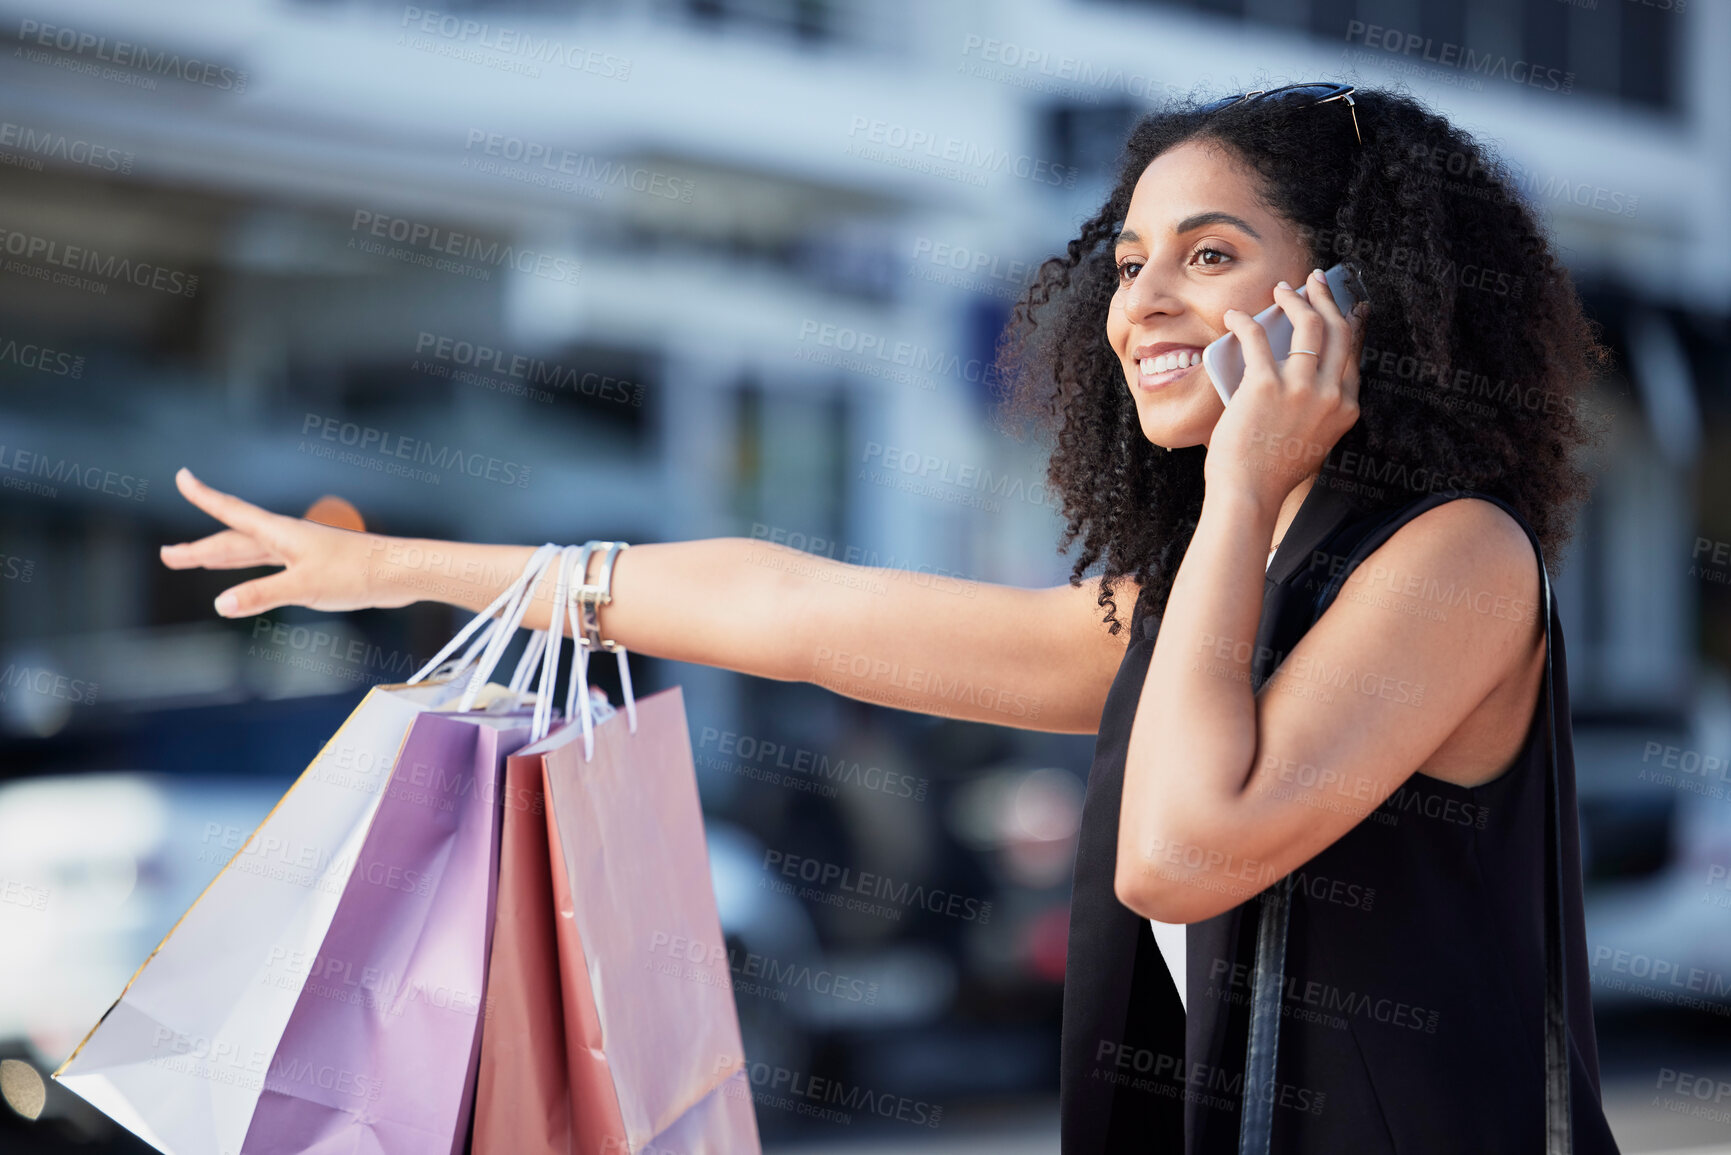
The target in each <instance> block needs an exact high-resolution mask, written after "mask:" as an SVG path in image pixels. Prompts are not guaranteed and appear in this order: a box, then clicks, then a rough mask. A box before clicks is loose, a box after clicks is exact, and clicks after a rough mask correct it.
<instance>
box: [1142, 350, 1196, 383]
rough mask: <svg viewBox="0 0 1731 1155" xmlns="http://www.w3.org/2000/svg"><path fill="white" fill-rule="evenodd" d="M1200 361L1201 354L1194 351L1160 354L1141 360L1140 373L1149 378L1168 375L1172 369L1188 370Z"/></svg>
mask: <svg viewBox="0 0 1731 1155" xmlns="http://www.w3.org/2000/svg"><path fill="white" fill-rule="evenodd" d="M1201 360H1202V354H1201V353H1197V352H1194V351H1185V352H1182V353H1162V354H1160V356H1158V357H1144V358H1142V362H1141V365H1142V372H1144V373H1146V374H1148V375H1149V376H1151V377H1152V376H1154V375H1155V374H1157V373H1169V372H1171V371H1172V370H1174V369H1183V368H1188V367H1190V366H1191V365H1194V364H1196V363H1197V362H1198V361H1201Z"/></svg>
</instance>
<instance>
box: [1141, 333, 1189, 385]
mask: <svg viewBox="0 0 1731 1155" xmlns="http://www.w3.org/2000/svg"><path fill="white" fill-rule="evenodd" d="M1132 352H1133V354H1134V356H1135V360H1134V367H1135V374H1136V384H1137V386H1138V387H1139V388H1142V389H1148V390H1153V389H1164V388H1165V387H1166V386H1168V385H1171V384H1172V383H1174V382H1176V381H1178V380H1180V379H1182V378H1183V377H1185V376H1187V375H1188V374H1189V373H1190V372H1191V370H1193V369H1196V368H1198V367H1200V366H1201V364H1202V346H1200V345H1179V344H1175V343H1173V342H1171V341H1162V342H1160V343H1159V344H1157V345H1142V346H1139V347H1137V348H1136V349H1134V350H1132Z"/></svg>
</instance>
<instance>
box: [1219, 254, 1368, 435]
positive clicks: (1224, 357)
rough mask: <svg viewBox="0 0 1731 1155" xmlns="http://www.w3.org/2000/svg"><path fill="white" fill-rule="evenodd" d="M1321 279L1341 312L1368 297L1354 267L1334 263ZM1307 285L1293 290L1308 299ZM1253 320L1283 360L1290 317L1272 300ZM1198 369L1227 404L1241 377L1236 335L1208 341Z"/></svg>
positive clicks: (1288, 343)
mask: <svg viewBox="0 0 1731 1155" xmlns="http://www.w3.org/2000/svg"><path fill="white" fill-rule="evenodd" d="M1323 279H1324V280H1326V281H1327V282H1328V287H1329V290H1330V291H1331V292H1332V293H1333V295H1334V303H1335V305H1336V306H1338V307H1339V309H1340V311H1341V313H1342V315H1348V314H1350V313H1351V312H1352V310H1353V307H1354V306H1355V305H1357V304H1358V303H1359V302H1360V301H1368V300H1369V299H1370V298H1369V297H1368V296H1367V295H1366V294H1365V291H1364V282H1362V281H1361V280H1359V277H1358V272H1357V270H1355V269H1354V268H1353V267H1352V266H1351V265H1348V264H1344V263H1343V264H1338V265H1335V266H1333V267H1332V268H1330V269H1328V270H1327V271H1325V272H1324V273H1323ZM1309 287H1310V282H1309V281H1308V280H1306V281H1305V282H1304V283H1303V284H1301V285H1299V286H1298V288H1297V289H1296V290H1294V291H1295V292H1297V293H1298V295H1299V296H1301V297H1305V298H1306V299H1307V300H1308V299H1309V298H1308V296H1307V295H1306V292H1305V290H1306V289H1308V288H1309ZM1256 322H1257V324H1259V325H1261V326H1262V329H1263V331H1264V332H1266V333H1267V334H1268V348H1269V351H1270V352H1271V353H1273V354H1274V359H1275V360H1276V361H1284V360H1286V358H1287V357H1288V356H1289V355H1290V354H1291V352H1292V318H1290V317H1288V316H1287V315H1286V310H1284V309H1282V308H1281V307H1280V304H1279V303H1278V302H1276V303H1275V304H1272V305H1270V306H1268V308H1266V309H1264V310H1262V312H1260V313H1258V314H1256ZM1202 368H1203V371H1204V372H1206V373H1207V374H1208V379H1209V380H1210V381H1212V382H1214V390H1215V392H1217V393H1219V394H1220V401H1221V403H1222V404H1230V403H1231V401H1232V394H1234V393H1235V392H1237V391H1238V386H1239V384H1240V383H1241V382H1242V381H1243V380H1244V348H1243V346H1242V345H1240V344H1239V341H1238V335H1237V334H1236V333H1227V334H1226V335H1225V336H1223V337H1219V338H1216V339H1215V340H1213V341H1211V342H1209V344H1208V347H1207V348H1205V349H1203V350H1202Z"/></svg>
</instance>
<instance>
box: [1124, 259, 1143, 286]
mask: <svg viewBox="0 0 1731 1155" xmlns="http://www.w3.org/2000/svg"><path fill="white" fill-rule="evenodd" d="M1132 266H1134V267H1135V268H1138V269H1140V268H1141V267H1142V262H1141V261H1119V262H1118V282H1119V283H1120V284H1129V283H1130V282H1131V281H1134V280H1135V279H1136V274H1135V273H1132V272H1131V271H1130V269H1131V267H1132Z"/></svg>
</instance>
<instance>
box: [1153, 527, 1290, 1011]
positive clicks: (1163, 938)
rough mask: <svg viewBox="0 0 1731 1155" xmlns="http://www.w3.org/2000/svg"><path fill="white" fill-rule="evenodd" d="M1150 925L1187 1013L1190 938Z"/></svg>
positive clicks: (1180, 930) (1176, 927) (1180, 929)
mask: <svg viewBox="0 0 1731 1155" xmlns="http://www.w3.org/2000/svg"><path fill="white" fill-rule="evenodd" d="M1273 564H1274V551H1273V550H1269V551H1268V560H1267V561H1266V562H1264V563H1263V565H1262V570H1263V572H1264V573H1267V572H1268V567H1269V566H1271V565H1273ZM1148 925H1149V926H1151V927H1153V928H1154V945H1155V946H1157V947H1159V948H1160V957H1161V958H1163V959H1165V960H1166V969H1167V970H1169V971H1171V972H1172V985H1173V986H1175V987H1177V988H1178V1002H1179V1003H1180V1004H1181V1005H1182V1006H1183V1007H1184V1009H1185V1010H1186V1011H1188V1010H1189V1009H1190V1002H1189V1000H1188V999H1186V998H1185V995H1184V967H1185V961H1184V960H1185V958H1186V957H1187V951H1188V947H1189V936H1188V935H1187V934H1186V933H1185V930H1184V924H1183V923H1181V922H1161V921H1159V920H1158V919H1152V918H1151V919H1149V920H1148Z"/></svg>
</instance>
